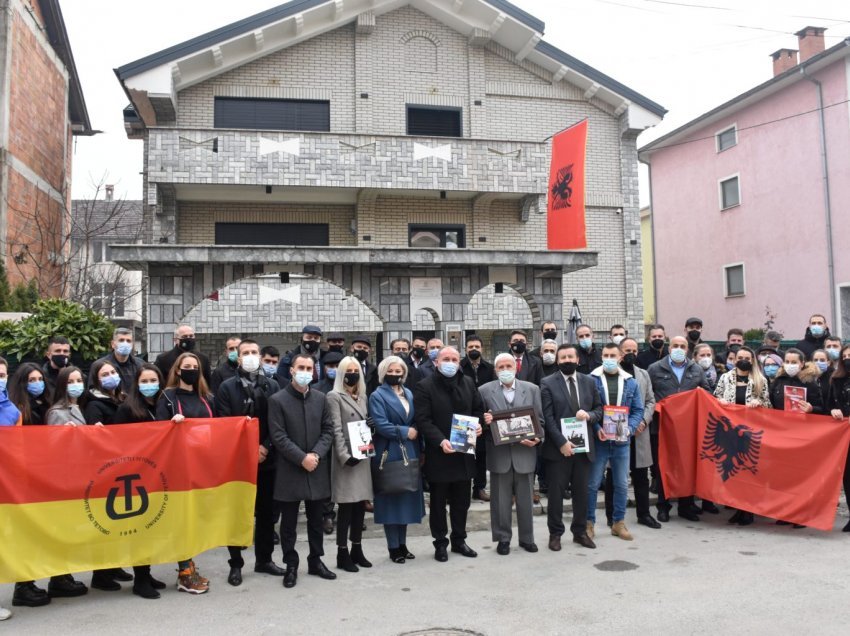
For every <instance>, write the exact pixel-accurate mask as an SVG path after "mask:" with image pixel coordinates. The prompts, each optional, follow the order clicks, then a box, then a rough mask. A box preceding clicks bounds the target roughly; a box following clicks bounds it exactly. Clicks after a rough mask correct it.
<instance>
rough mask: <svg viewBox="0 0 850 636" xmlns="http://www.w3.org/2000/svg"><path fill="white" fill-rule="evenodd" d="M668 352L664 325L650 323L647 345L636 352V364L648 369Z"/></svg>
mask: <svg viewBox="0 0 850 636" xmlns="http://www.w3.org/2000/svg"><path fill="white" fill-rule="evenodd" d="M669 353H670V351H669V350H668V349H667V333H666V332H665V331H664V325H652V326H651V327H650V328H649V341H648V346H647V347H646V349H644V350H643V351H641V352H640V353H639V354H638V357H637V365H638V366H639V367H640V368H641V369H644V370H648V369H649V367H651V366H652V365H653V364H655V363H656V362H658V361H659V360H663V359H664V358H666V357H667V354H669ZM723 362H726V361H725V360H724V361H723Z"/></svg>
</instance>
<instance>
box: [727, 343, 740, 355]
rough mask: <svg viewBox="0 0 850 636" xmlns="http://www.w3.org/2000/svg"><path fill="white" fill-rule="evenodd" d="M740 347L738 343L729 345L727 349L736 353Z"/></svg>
mask: <svg viewBox="0 0 850 636" xmlns="http://www.w3.org/2000/svg"><path fill="white" fill-rule="evenodd" d="M740 348H741V345H739V344H733V345H729V351H731V352H733V353H738V350H739V349H740Z"/></svg>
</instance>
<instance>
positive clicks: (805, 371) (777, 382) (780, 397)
mask: <svg viewBox="0 0 850 636" xmlns="http://www.w3.org/2000/svg"><path fill="white" fill-rule="evenodd" d="M786 386H797V387H805V389H806V402H808V403H809V404H811V405H812V409H813V410H812V413H814V414H815V415H823V414H824V413H825V409H824V399H823V395H821V390H820V382H818V374H817V369H816V368H815V365H814V364H812V363H811V362H807V363H806V365H805V366H804V367H803V368H802V369H801V370H800V373H798V374H797V375H796V376H795V377H793V378H792V377H789V376H788V375H787V374H786V373H785V369H783V368H780V369H779V373H777V374H776V377H775V378H774V379H773V382H771V383H770V403H771V404H772V405H773V408H775V409H777V410H779V411H782V410H784V409H785V387H786Z"/></svg>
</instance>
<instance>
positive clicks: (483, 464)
mask: <svg viewBox="0 0 850 636" xmlns="http://www.w3.org/2000/svg"><path fill="white" fill-rule="evenodd" d="M486 487H487V442H486V439H485V437H484V435H480V436H479V437H478V439H477V440H476V441H475V479H474V480H473V482H472V490H474V491H475V492H478V491H479V490H484V489H485V488H486Z"/></svg>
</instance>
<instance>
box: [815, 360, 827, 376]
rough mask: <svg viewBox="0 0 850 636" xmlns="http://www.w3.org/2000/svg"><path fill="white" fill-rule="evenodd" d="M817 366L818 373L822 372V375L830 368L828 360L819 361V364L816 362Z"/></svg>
mask: <svg viewBox="0 0 850 636" xmlns="http://www.w3.org/2000/svg"><path fill="white" fill-rule="evenodd" d="M815 364H816V365H817V367H818V371H820V372H821V373H823V372H824V371H826V370H827V369H828V368H829V362H827V361H826V360H818V361H817V362H815Z"/></svg>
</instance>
